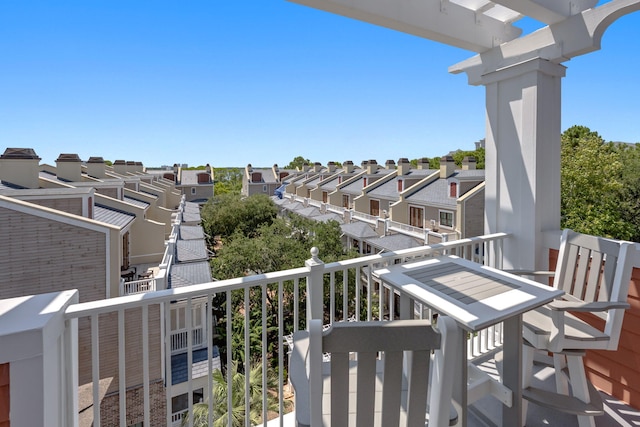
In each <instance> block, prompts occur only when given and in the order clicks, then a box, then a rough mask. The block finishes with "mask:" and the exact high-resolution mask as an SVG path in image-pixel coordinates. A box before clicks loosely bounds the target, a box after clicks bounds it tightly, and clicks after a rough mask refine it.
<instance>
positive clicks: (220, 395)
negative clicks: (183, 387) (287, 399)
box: [182, 362, 278, 427]
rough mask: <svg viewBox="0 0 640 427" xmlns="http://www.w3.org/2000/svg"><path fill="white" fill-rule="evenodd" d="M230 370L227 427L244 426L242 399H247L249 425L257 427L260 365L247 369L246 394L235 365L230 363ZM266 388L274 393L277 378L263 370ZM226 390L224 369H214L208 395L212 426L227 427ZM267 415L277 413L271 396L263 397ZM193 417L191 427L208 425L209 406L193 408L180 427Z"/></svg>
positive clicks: (241, 378) (244, 413)
mask: <svg viewBox="0 0 640 427" xmlns="http://www.w3.org/2000/svg"><path fill="white" fill-rule="evenodd" d="M227 369H230V370H231V427H242V426H244V425H245V419H246V418H247V414H246V405H245V396H247V395H248V396H249V407H250V412H249V421H250V424H251V425H256V424H261V423H263V422H264V420H263V419H262V412H263V411H262V364H260V363H256V364H253V365H251V369H250V370H249V390H245V387H246V381H245V378H246V377H245V374H244V373H243V372H242V371H240V370H239V369H238V364H237V363H236V362H233V363H232V364H231V366H229V367H227ZM266 379H267V382H266V384H267V388H268V389H269V390H275V389H276V388H277V378H276V376H275V375H274V374H273V372H272V371H270V370H267V375H266ZM228 395H229V387H228V384H227V375H226V369H225V372H224V373H223V372H222V371H221V370H219V369H216V370H214V371H213V392H212V395H211V399H212V409H213V414H212V418H213V426H214V427H229V412H228V411H227V396H228ZM266 403H267V408H266V409H267V411H277V410H278V400H277V398H276V397H275V394H274V393H267V402H266ZM191 416H193V426H194V427H206V426H208V425H209V424H208V422H209V404H208V403H206V402H203V403H196V404H195V405H193V411H192V414H189V413H187V415H186V416H185V417H184V418H183V419H182V425H183V426H187V425H189V418H190V417H191Z"/></svg>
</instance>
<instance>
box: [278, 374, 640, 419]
mask: <svg viewBox="0 0 640 427" xmlns="http://www.w3.org/2000/svg"><path fill="white" fill-rule="evenodd" d="M482 369H483V370H485V371H487V372H489V373H490V374H493V373H495V372H496V370H495V365H494V364H493V363H492V362H486V363H484V364H482ZM534 376H535V378H534V384H533V385H534V386H536V387H540V388H545V389H547V390H554V388H555V384H554V380H553V369H552V368H550V367H544V366H536V367H535V368H534ZM601 395H602V399H603V402H604V409H605V413H604V415H601V416H599V417H596V418H595V421H596V426H597V427H635V426H639V425H640V411H639V410H637V409H634V408H632V407H630V406H628V405H626V404H624V403H622V402H620V401H618V400H616V399H615V398H612V397H611V396H609V395H607V394H605V393H602V392H601ZM500 411H501V405H500V403H499V402H498V401H497V400H496V399H494V398H492V397H486V398H483V399H480V400H479V401H477V402H476V403H475V404H474V405H472V407H471V409H470V411H469V420H468V427H487V426H496V425H499V424H496V423H495V420H497V419H498V418H499V414H500ZM486 414H488V417H489V418H488V419H487V418H486ZM279 425H280V422H279V420H278V419H275V420H271V421H270V422H268V423H267V424H266V427H276V426H279ZM284 426H285V427H293V426H295V419H294V414H293V413H290V414H287V415H285V417H284ZM549 426H551V427H553V426H556V427H578V420H577V418H576V417H575V416H573V415H569V414H564V413H562V412H557V411H553V410H550V409H546V408H543V407H540V406H538V405H534V404H529V410H528V412H527V424H526V427H549Z"/></svg>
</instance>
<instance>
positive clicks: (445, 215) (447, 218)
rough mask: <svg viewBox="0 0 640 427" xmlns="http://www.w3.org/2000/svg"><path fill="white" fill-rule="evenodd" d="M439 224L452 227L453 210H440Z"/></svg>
mask: <svg viewBox="0 0 640 427" xmlns="http://www.w3.org/2000/svg"><path fill="white" fill-rule="evenodd" d="M440 225H441V226H442V227H453V212H450V211H440Z"/></svg>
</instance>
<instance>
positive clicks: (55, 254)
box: [0, 148, 219, 426]
mask: <svg viewBox="0 0 640 427" xmlns="http://www.w3.org/2000/svg"><path fill="white" fill-rule="evenodd" d="M40 160H41V159H40V158H39V157H38V156H37V154H36V153H35V151H34V150H32V149H28V148H26V149H25V148H7V149H6V150H5V152H4V153H3V154H2V155H1V156H0V219H1V220H2V224H3V225H2V230H3V236H5V245H4V246H3V249H2V250H0V251H1V252H2V257H1V260H0V295H1V296H2V298H12V297H20V296H23V295H33V294H40V293H47V292H52V291H60V290H65V289H69V288H76V289H78V291H79V298H80V302H89V301H97V300H104V299H109V298H114V297H118V296H122V295H131V294H135V293H143V292H149V291H154V290H162V289H165V288H171V287H180V286H186V285H188V284H194V283H207V282H210V281H211V280H212V279H211V272H210V269H209V265H208V261H207V260H208V255H209V254H208V252H207V250H206V245H205V240H204V234H203V232H202V228H201V227H200V226H199V225H198V224H199V208H198V205H197V204H196V203H189V202H186V201H185V200H184V198H183V197H182V196H181V195H180V193H179V192H178V191H177V190H176V188H175V187H174V186H173V183H172V182H171V181H169V180H166V179H164V178H162V177H158V176H154V175H150V174H146V173H145V172H144V169H143V167H142V166H141V164H138V163H137V162H124V161H118V162H115V163H114V166H113V167H109V166H107V165H106V164H105V162H104V160H102V158H100V157H92V158H90V159H89V161H87V162H84V163H83V162H82V161H81V160H80V158H79V157H78V156H77V155H76V154H61V155H60V156H59V157H58V159H57V160H56V165H55V166H52V165H47V164H40V163H39V162H40ZM153 218H157V219H162V220H165V221H166V223H163V222H159V221H157V220H155V219H153ZM183 220H185V221H187V223H185V224H183V223H182V221H183ZM167 229H168V230H169V232H167V231H166V230H167ZM187 305H188V306H189V311H190V312H191V313H192V318H191V319H189V322H187V321H186V320H185V319H186V316H187V313H186V311H187V310H186V306H187ZM205 305H206V301H197V300H194V301H191V302H189V303H188V304H186V303H184V302H180V301H177V302H175V303H172V304H171V307H170V308H169V310H168V311H167V313H169V317H170V319H169V321H168V322H167V325H168V327H167V328H166V330H165V332H162V333H160V332H156V333H151V334H150V336H149V340H148V351H149V353H150V355H149V378H148V379H147V381H148V382H147V383H146V384H147V387H148V390H149V391H148V393H149V399H150V400H151V401H152V402H153V404H154V416H153V417H154V418H153V419H154V420H155V421H157V422H161V421H160V420H164V419H165V417H166V412H167V409H166V408H167V405H171V407H170V408H169V410H170V411H172V413H173V411H174V409H176V408H177V412H178V416H177V419H178V420H179V419H180V417H181V413H182V412H183V411H182V410H181V409H180V401H181V399H182V401H184V400H185V399H184V396H183V395H184V390H183V389H184V386H182V389H181V387H180V383H183V382H185V381H186V378H181V376H180V372H184V371H185V370H186V369H185V361H186V360H187V359H188V358H187V357H186V354H187V351H188V349H187V348H186V346H185V340H184V337H185V336H186V334H187V332H186V331H185V326H186V324H187V323H189V324H190V325H192V326H191V328H192V330H191V332H190V333H191V334H192V335H193V337H194V340H193V344H194V345H192V346H191V351H193V352H194V353H193V357H192V360H193V363H194V366H196V368H198V367H199V368H200V371H202V369H201V365H202V361H203V359H206V360H207V361H208V359H207V356H208V355H207V354H205V355H204V357H203V352H202V347H203V346H205V344H206V343H203V342H202V337H203V336H206V325H205V323H204V319H206V307H205ZM121 316H122V317H121V318H120V317H119V316H114V315H108V316H107V315H105V316H99V318H98V319H96V321H95V324H92V323H94V322H93V321H90V320H89V319H81V320H80V321H79V323H78V340H79V344H78V346H79V363H78V384H79V386H80V389H79V410H80V424H81V425H87V426H89V425H91V424H92V423H93V421H94V420H93V419H92V411H89V410H87V409H88V408H89V406H90V405H91V404H92V402H93V398H95V396H91V393H90V391H89V390H90V389H91V386H92V384H93V383H94V382H96V381H97V382H99V384H100V386H99V390H100V393H99V397H98V398H99V399H100V407H101V420H100V421H101V424H102V425H116V424H121V420H120V419H119V414H118V412H119V409H118V405H119V404H120V403H121V402H122V401H124V402H125V404H126V405H127V408H128V413H127V418H126V420H125V421H126V424H127V425H136V424H137V423H139V422H140V420H141V417H142V413H143V408H142V407H140V405H139V402H140V400H141V398H140V396H141V394H142V391H143V385H144V384H143V381H144V379H143V378H142V376H141V373H140V372H139V370H135V369H130V370H126V372H124V378H125V379H126V380H125V382H124V383H123V384H120V383H119V380H118V378H119V375H118V371H117V365H118V358H119V357H121V356H122V357H125V358H139V357H141V354H142V352H143V349H142V345H141V342H142V341H141V331H140V328H138V327H133V325H136V326H138V325H139V324H140V322H141V318H142V313H141V309H140V308H138V309H131V310H126V311H123V313H122V315H121ZM164 317H165V313H164V312H163V310H160V309H159V308H158V307H156V308H152V309H150V310H149V313H148V316H147V318H148V321H149V322H153V323H155V324H158V325H164V323H165V320H164ZM127 325H132V327H131V328H129V327H128V326H127ZM120 328H124V331H125V333H124V340H122V339H121V338H118V331H119V329H120ZM94 329H95V333H93V335H94V337H96V338H95V339H93V340H91V339H90V336H91V335H92V331H93V330H94ZM156 331H157V330H156ZM165 341H169V342H170V345H169V346H168V347H167V346H165ZM104 348H108V349H111V348H117V349H121V353H122V355H121V354H120V350H119V351H115V352H102V351H100V349H104ZM165 348H168V349H169V350H168V351H165ZM205 350H206V349H205ZM96 352H97V353H96ZM94 353H96V354H99V356H98V357H97V360H96V362H95V363H92V362H91V357H92V354H94ZM205 353H206V352H205ZM211 357H212V358H214V360H219V359H215V357H216V355H215V354H212V355H211ZM198 363H199V364H200V365H198ZM168 364H171V365H172V366H174V367H175V369H174V370H172V371H171V379H172V381H171V386H170V387H167V382H166V375H167V374H166V373H167V372H168V370H167V368H166V367H167V365H168ZM218 366H219V363H218ZM196 372H198V371H197V369H196ZM205 375H206V373H201V374H200V375H194V377H196V378H199V377H202V376H205ZM201 381H202V380H201ZM196 385H198V384H197V383H196ZM199 388H200V389H202V386H201V387H199ZM197 392H198V388H196V389H194V395H195V396H197ZM176 400H177V402H176ZM187 400H188V399H187ZM167 402H169V403H167ZM176 405H177V406H176Z"/></svg>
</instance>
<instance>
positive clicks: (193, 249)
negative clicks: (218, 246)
mask: <svg viewBox="0 0 640 427" xmlns="http://www.w3.org/2000/svg"><path fill="white" fill-rule="evenodd" d="M176 258H177V261H178V262H192V261H204V260H207V259H209V254H208V253H207V245H206V244H205V242H204V240H202V239H199V240H178V241H177V242H176Z"/></svg>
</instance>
